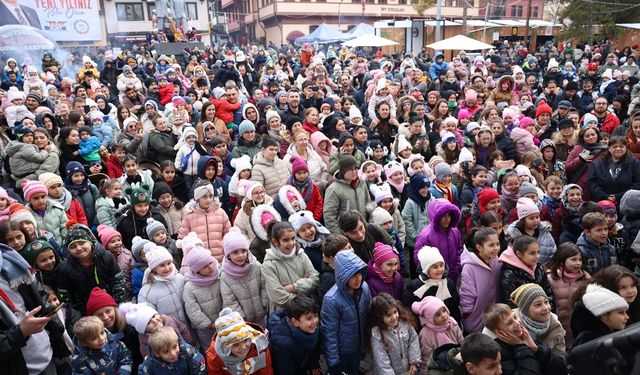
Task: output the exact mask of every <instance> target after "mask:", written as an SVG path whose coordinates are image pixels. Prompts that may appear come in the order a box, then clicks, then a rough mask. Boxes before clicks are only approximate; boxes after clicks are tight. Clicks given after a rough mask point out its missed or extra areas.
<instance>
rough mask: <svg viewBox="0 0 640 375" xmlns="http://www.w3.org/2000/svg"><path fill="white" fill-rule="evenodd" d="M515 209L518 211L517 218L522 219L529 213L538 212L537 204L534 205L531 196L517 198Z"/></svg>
mask: <svg viewBox="0 0 640 375" xmlns="http://www.w3.org/2000/svg"><path fill="white" fill-rule="evenodd" d="M516 211H517V212H518V220H522V219H524V218H525V217H527V216H529V215H533V214H539V213H540V210H539V209H538V206H536V204H535V203H534V202H533V201H532V200H531V198H520V199H518V203H517V204H516Z"/></svg>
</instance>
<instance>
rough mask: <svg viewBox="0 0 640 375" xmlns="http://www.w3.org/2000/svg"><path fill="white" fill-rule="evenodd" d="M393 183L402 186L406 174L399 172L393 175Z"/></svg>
mask: <svg viewBox="0 0 640 375" xmlns="http://www.w3.org/2000/svg"><path fill="white" fill-rule="evenodd" d="M391 181H393V183H394V184H400V183H402V182H403V181H404V172H402V171H398V172H395V173H394V174H392V175H391Z"/></svg>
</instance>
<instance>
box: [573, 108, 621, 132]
mask: <svg viewBox="0 0 640 375" xmlns="http://www.w3.org/2000/svg"><path fill="white" fill-rule="evenodd" d="M591 114H592V115H594V116H596V117H598V116H597V115H596V113H595V111H591ZM583 120H584V116H582V118H581V119H580V123H581V124H582V121H583ZM618 126H620V119H619V118H618V116H616V115H614V114H613V113H611V112H607V116H605V118H604V122H603V123H602V127H601V128H600V131H601V132H607V133H609V134H613V131H614V130H616V128H617V127H618Z"/></svg>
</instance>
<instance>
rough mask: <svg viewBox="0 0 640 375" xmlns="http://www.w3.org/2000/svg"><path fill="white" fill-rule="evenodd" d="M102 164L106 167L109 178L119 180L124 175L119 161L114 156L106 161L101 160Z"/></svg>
mask: <svg viewBox="0 0 640 375" xmlns="http://www.w3.org/2000/svg"><path fill="white" fill-rule="evenodd" d="M102 162H103V163H104V164H105V165H106V166H107V176H109V178H120V177H122V174H123V173H124V170H123V169H122V164H120V160H118V158H117V157H116V156H115V155H110V156H109V157H108V158H107V159H102Z"/></svg>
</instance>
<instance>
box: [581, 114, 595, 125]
mask: <svg viewBox="0 0 640 375" xmlns="http://www.w3.org/2000/svg"><path fill="white" fill-rule="evenodd" d="M592 122H595V124H594V125H598V118H597V117H596V116H595V115H593V114H591V113H586V114H585V115H584V117H583V118H582V127H585V126H587V125H589V123H592Z"/></svg>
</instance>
